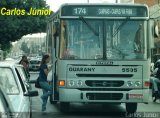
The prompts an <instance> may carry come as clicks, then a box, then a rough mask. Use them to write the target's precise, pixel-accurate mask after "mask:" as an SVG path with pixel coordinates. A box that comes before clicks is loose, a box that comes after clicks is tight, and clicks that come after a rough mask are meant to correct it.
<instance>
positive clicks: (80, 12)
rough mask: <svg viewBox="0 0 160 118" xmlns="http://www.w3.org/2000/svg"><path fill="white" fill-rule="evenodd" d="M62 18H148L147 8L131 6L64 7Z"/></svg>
mask: <svg viewBox="0 0 160 118" xmlns="http://www.w3.org/2000/svg"><path fill="white" fill-rule="evenodd" d="M61 15H62V16H91V17H103V16H104V17H127V16H128V17H147V16H148V14H147V8H146V7H144V6H143V7H133V6H132V7H131V6H116V7H115V6H106V7H104V6H64V7H63V8H62V13H61Z"/></svg>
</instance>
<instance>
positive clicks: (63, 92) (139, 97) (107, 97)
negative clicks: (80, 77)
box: [59, 88, 149, 103]
mask: <svg viewBox="0 0 160 118" xmlns="http://www.w3.org/2000/svg"><path fill="white" fill-rule="evenodd" d="M148 100H149V89H143V90H138V89H135V90H130V91H86V90H85V91H82V90H79V89H67V88H60V89H59V101H60V102H120V103H127V102H136V103H148Z"/></svg>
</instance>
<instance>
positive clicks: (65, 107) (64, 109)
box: [60, 102, 70, 112]
mask: <svg viewBox="0 0 160 118" xmlns="http://www.w3.org/2000/svg"><path fill="white" fill-rule="evenodd" d="M69 107H70V103H69V102H60V111H61V112H68V111H69Z"/></svg>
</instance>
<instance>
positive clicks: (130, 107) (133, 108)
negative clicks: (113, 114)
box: [126, 103, 137, 113]
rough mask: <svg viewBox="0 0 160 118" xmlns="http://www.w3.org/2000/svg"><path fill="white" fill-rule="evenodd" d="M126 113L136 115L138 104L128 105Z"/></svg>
mask: <svg viewBox="0 0 160 118" xmlns="http://www.w3.org/2000/svg"><path fill="white" fill-rule="evenodd" d="M126 111H127V112H128V113H135V112H136V111H137V103H126Z"/></svg>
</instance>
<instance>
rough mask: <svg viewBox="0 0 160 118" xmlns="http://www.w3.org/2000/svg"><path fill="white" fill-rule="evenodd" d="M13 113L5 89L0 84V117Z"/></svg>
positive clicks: (8, 116)
mask: <svg viewBox="0 0 160 118" xmlns="http://www.w3.org/2000/svg"><path fill="white" fill-rule="evenodd" d="M13 113H14V109H13V106H12V105H11V102H10V100H9V98H8V96H7V94H6V92H5V89H4V88H2V87H1V85H0V118H12V115H13Z"/></svg>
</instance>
